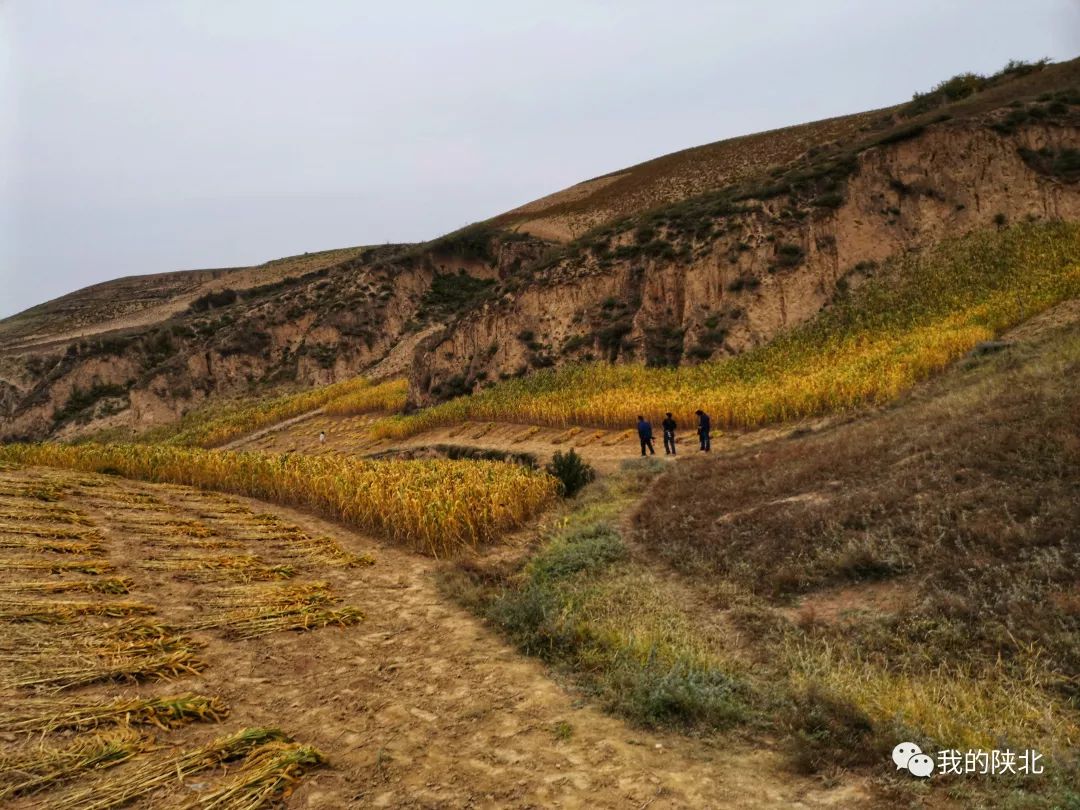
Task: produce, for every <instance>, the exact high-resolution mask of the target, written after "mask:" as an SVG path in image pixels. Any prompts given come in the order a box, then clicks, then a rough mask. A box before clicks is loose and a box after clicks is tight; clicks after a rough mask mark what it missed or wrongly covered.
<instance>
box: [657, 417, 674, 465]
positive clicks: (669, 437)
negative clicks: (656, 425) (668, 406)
mask: <svg viewBox="0 0 1080 810" xmlns="http://www.w3.org/2000/svg"><path fill="white" fill-rule="evenodd" d="M660 427H662V428H663V429H664V455H665V456H669V455H670V456H673V455H675V428H677V427H678V425H677V424H675V418H674V417H673V416H672V415H671V411H668V412H667V413H666V414H665V415H664V421H663V422H661V423H660Z"/></svg>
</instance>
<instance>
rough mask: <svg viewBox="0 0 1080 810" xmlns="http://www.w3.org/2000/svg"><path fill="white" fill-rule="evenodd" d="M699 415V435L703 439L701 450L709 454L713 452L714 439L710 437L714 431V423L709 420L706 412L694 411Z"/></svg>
mask: <svg viewBox="0 0 1080 810" xmlns="http://www.w3.org/2000/svg"><path fill="white" fill-rule="evenodd" d="M694 413H696V414H697V435H698V438H699V439H701V449H702V451H703V452H705V453H708V452H709V451H710V450H712V439H711V438H710V437H709V431H711V430H712V421H711V420H710V419H709V415H708V414H707V413H705V411H701V410H698V411H694Z"/></svg>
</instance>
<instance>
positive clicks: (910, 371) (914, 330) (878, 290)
mask: <svg viewBox="0 0 1080 810" xmlns="http://www.w3.org/2000/svg"><path fill="white" fill-rule="evenodd" d="M1076 295H1080V226H1078V225H1076V224H1071V223H1024V224H1020V225H1014V226H1012V227H1008V228H1004V229H1002V230H1000V231H995V232H983V233H979V234H975V235H973V236H971V237H967V238H964V239H961V240H958V241H954V242H950V243H945V244H943V245H941V246H939V247H937V248H934V249H932V250H930V251H927V252H926V253H924V254H913V255H907V256H903V257H900V258H898V259H896V260H895V261H892V262H890V263H889V264H888V265H886V266H884V267H882V268H881V269H880V270H879V271H877V276H876V277H875V278H872V279H871V280H869V281H868V282H866V283H865V284H864V285H863V286H861V287H860V288H859V289H857V290H851V291H848V292H847V293H843V294H841V296H840V298H839V299H838V300H837V302H836V304H835V305H834V306H833V307H832V308H831V309H830V310H827V311H825V312H823V313H822V314H821V315H820V316H819V317H817V318H816V319H814V320H813V321H812V322H810V323H808V324H806V325H805V326H802V327H799V328H796V329H794V330H792V331H790V332H788V333H786V334H783V335H781V336H780V337H778V338H776V339H775V340H774V341H772V342H771V343H769V344H767V345H766V346H764V347H762V348H760V349H756V350H753V351H750V352H747V353H745V354H743V355H740V356H738V357H735V358H732V359H729V360H724V361H720V362H715V363H704V364H702V365H699V366H695V367H689V368H678V369H666V368H645V367H642V366H630V365H621V366H615V365H606V364H600V363H593V364H587V365H575V366H568V367H564V368H561V369H558V370H555V371H540V372H537V373H534V374H532V375H531V376H528V377H524V378H520V379H514V380H508V381H505V382H501V383H499V384H497V385H495V386H493V387H492V388H490V389H487V390H485V391H482V392H480V393H478V394H475V395H473V396H470V397H461V398H458V399H455V400H451V401H449V402H446V403H443V404H440V405H436V406H434V407H432V408H429V409H426V410H424V411H421V412H418V413H416V414H412V415H409V416H401V417H393V418H389V419H386V420H383V421H381V422H379V423H378V424H376V425H375V426H374V428H373V431H374V435H376V436H384V437H392V438H400V437H405V436H408V435H411V434H414V433H417V432H420V431H422V430H426V429H429V428H431V427H434V426H437V425H443V424H448V423H451V422H457V421H464V420H468V419H483V420H489V419H503V420H517V421H523V422H532V423H538V424H549V425H568V424H595V425H601V426H618V425H625V424H632V423H633V421H634V418H635V415H636V414H638V413H647V414H653V415H655V414H660V413H664V412H665V411H668V410H671V411H673V412H675V414H676V418H678V419H681V420H683V422H684V424H690V423H692V422H693V412H694V411H695V410H696V409H698V408H703V409H704V410H705V411H706V412H708V413H709V414H710V415H711V416H712V417H713V420H714V424H717V425H719V426H732V427H749V426H754V425H760V424H764V423H766V422H771V421H779V420H783V419H791V418H798V417H804V416H810V415H814V414H821V413H826V412H831V411H836V410H843V409H845V408H851V407H854V406H857V405H860V404H863V403H866V402H885V401H888V400H890V399H892V398H894V397H895V396H897V395H898V394H899V393H901V392H902V391H904V390H906V389H907V388H909V387H910V386H911V385H912V384H914V383H915V382H917V381H918V380H920V379H923V378H925V377H926V376H927V375H928V374H930V373H932V372H934V371H938V370H940V369H942V368H944V367H945V366H946V365H948V364H949V363H950V362H952V361H953V360H955V359H956V358H957V357H959V356H961V355H962V354H963V353H964V352H967V351H969V350H970V349H971V348H972V347H973V346H975V345H976V344H977V343H979V342H980V341H983V340H987V339H990V338H992V337H993V336H994V335H996V334H998V333H999V332H1000V331H1001V330H1003V329H1005V328H1007V327H1009V326H1011V325H1013V324H1016V323H1018V322H1020V321H1022V320H1023V319H1025V318H1027V317H1031V316H1032V315H1034V314H1036V313H1038V312H1040V311H1041V310H1043V309H1045V308H1046V307H1048V306H1050V305H1052V304H1054V303H1057V302H1058V301H1061V300H1063V299H1064V298H1068V297H1073V296H1076Z"/></svg>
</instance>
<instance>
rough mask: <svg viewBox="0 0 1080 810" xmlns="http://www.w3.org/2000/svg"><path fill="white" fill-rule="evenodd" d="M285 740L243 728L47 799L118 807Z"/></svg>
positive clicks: (78, 807)
mask: <svg viewBox="0 0 1080 810" xmlns="http://www.w3.org/2000/svg"><path fill="white" fill-rule="evenodd" d="M286 742H288V738H287V737H286V736H285V735H284V734H283V733H282V732H280V731H277V730H276V729H258V728H253V729H244V730H243V731H239V732H237V733H235V734H232V735H229V736H228V737H222V738H220V739H217V740H214V741H213V742H212V743H210V744H209V745H206V746H203V747H201V748H197V749H194V750H191V751H187V752H185V753H183V754H181V755H180V756H177V757H173V758H162V757H154V758H151V759H144V760H142V761H139V762H137V763H135V764H134V765H133V766H132V767H130V768H124V769H122V770H120V771H118V772H117V773H116V774H115V775H112V776H106V777H101V778H98V779H97V780H95V781H94V782H92V783H90V784H86V785H82V786H79V787H76V788H75V789H73V790H71V791H69V792H67V793H64V794H61V795H58V796H55V797H53V798H51V799H50V802H49V806H50V808H53V810H107V808H111V807H120V806H121V805H124V804H127V803H129V802H131V801H134V800H135V799H138V798H141V797H144V796H148V795H150V794H153V793H156V792H158V791H164V790H166V789H175V788H176V787H177V786H178V785H179V784H181V783H182V782H183V780H184V779H186V778H187V777H189V776H192V775H194V774H197V773H203V772H205V771H208V770H211V769H214V768H218V767H219V766H222V765H225V764H227V763H231V762H236V761H237V760H240V759H242V758H244V757H246V756H248V755H249V754H251V753H253V752H254V751H256V750H257V749H259V748H260V747H261V746H264V745H267V744H268V743H286ZM196 806H204V807H205V806H206V805H196ZM256 806H257V805H256Z"/></svg>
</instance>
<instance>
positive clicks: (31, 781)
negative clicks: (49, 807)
mask: <svg viewBox="0 0 1080 810" xmlns="http://www.w3.org/2000/svg"><path fill="white" fill-rule="evenodd" d="M148 747H149V746H148V743H147V741H146V740H145V739H144V738H143V737H141V736H140V735H139V734H137V733H135V732H134V731H132V730H131V729H121V730H119V731H113V732H110V733H109V734H105V735H95V736H91V737H82V738H79V739H77V740H76V741H75V742H73V743H71V744H70V745H66V746H63V747H56V746H50V745H41V744H38V745H29V746H24V747H23V748H22V749H20V750H18V751H16V752H15V753H9V754H5V755H0V799H5V798H9V797H12V796H19V795H24V794H31V793H35V792H37V791H39V790H42V789H44V788H48V787H54V786H56V785H58V784H60V783H62V782H66V781H68V780H70V779H73V778H75V777H78V776H83V775H84V774H86V773H88V772H91V771H101V770H104V769H106V768H111V767H113V766H115V765H119V764H120V763H122V762H125V761H127V760H129V759H131V758H132V757H134V756H135V755H136V754H138V753H139V752H140V751H144V750H146V749H147V748H148Z"/></svg>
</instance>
